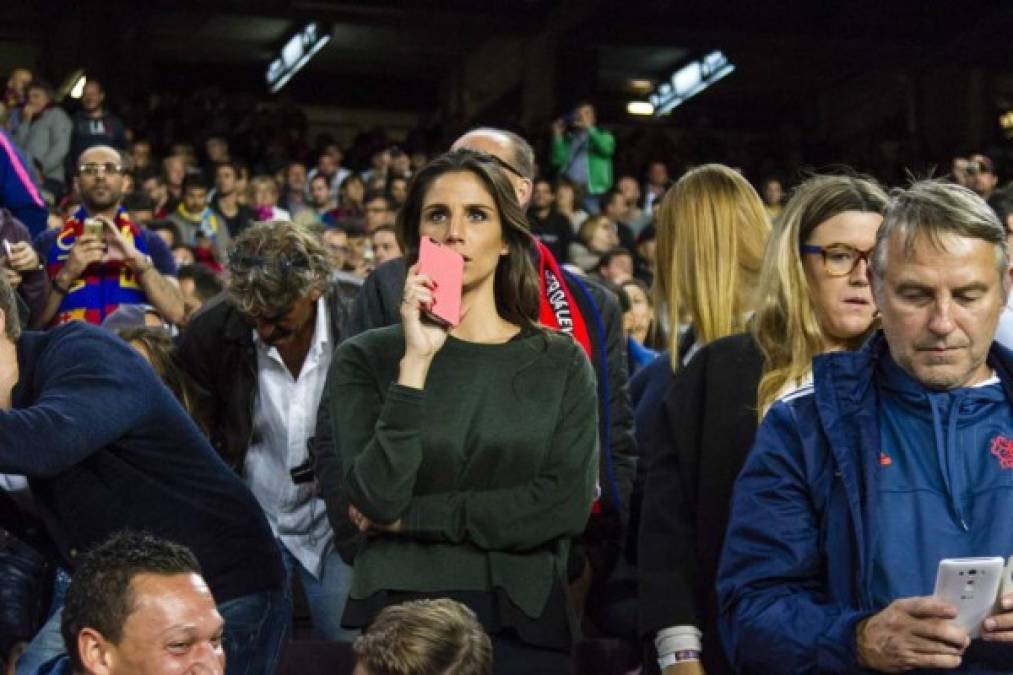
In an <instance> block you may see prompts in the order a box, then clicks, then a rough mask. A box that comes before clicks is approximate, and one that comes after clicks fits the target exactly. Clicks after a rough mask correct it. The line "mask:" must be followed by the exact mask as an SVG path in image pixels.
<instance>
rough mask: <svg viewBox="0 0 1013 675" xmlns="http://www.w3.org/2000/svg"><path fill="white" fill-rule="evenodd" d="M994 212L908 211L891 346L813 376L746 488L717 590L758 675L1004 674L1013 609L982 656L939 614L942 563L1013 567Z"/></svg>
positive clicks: (731, 648) (726, 627)
mask: <svg viewBox="0 0 1013 675" xmlns="http://www.w3.org/2000/svg"><path fill="white" fill-rule="evenodd" d="M1008 262H1009V261H1008V256H1007V252H1006V234H1005V230H1004V228H1003V227H1002V226H1001V225H1000V224H999V222H998V220H997V219H996V217H995V215H994V214H993V213H992V211H991V210H990V209H989V207H988V206H987V205H986V204H985V202H984V201H983V200H981V199H980V198H979V197H977V196H976V195H974V194H973V193H971V192H970V191H969V190H967V189H966V188H963V187H959V186H956V185H945V184H942V183H938V182H932V181H924V182H920V183H916V184H915V185H913V186H912V187H911V188H909V189H907V190H900V191H897V192H895V194H894V196H893V198H892V199H891V202H890V205H889V207H888V209H887V212H886V214H885V218H884V221H883V225H882V226H881V228H880V230H879V234H878V236H877V240H876V247H875V249H874V251H873V252H872V253H871V258H870V257H867V256H866V255H863V256H861V257H860V258H858V259H856V261H855V264H856V265H861V264H866V265H869V266H870V268H871V269H870V270H869V276H870V279H871V282H872V285H873V291H874V294H875V297H876V302H877V304H878V306H879V308H880V311H881V312H882V327H883V331H882V334H877V335H875V336H873V338H872V339H870V341H869V342H868V343H867V344H866V345H865V347H863V348H862V350H861V351H859V352H853V353H837V354H828V355H826V356H823V357H818V358H817V359H816V361H815V363H814V381H815V388H813V387H808V388H806V389H803V390H801V391H799V392H797V393H796V394H794V395H793V396H791V397H789V398H788V399H786V400H785V401H783V402H781V403H778V404H776V405H775V406H774V407H773V408H772V409H771V411H770V412H769V413H768V414H767V416H766V418H765V419H764V421H763V423H762V425H761V426H760V429H759V431H758V434H757V438H756V443H755V445H754V446H753V450H752V452H751V454H750V457H749V459H748V461H747V463H746V465H745V467H744V468H743V471H742V473H741V474H740V475H739V478H738V482H737V484H736V488H735V496H734V499H733V504H732V516H731V521H730V524H729V530H728V534H727V537H726V539H725V548H724V552H723V556H722V560H721V566H720V571H719V574H718V597H719V602H720V605H721V612H722V616H721V632H722V638H723V640H724V644H725V648H726V650H727V652H728V655H729V657H730V658H731V660H732V662H733V663H734V665H735V667H736V669H737V670H738V671H739V672H745V673H817V672H819V673H847V672H867V671H869V670H872V671H881V672H901V671H909V670H913V669H947V670H948V669H959V671H961V672H974V673H997V672H1008V671H1009V669H1010V664H1011V663H1013V644H1011V643H1013V594H1009V595H1006V596H1004V597H1003V598H1002V599H1001V602H1000V604H999V607H998V608H997V610H996V612H995V614H993V615H992V616H991V617H989V618H988V619H986V621H985V622H984V625H983V629H982V639H981V640H975V641H974V642H972V641H971V640H970V639H969V637H968V631H966V630H964V629H963V628H961V627H959V626H958V625H956V623H954V622H953V621H952V619H954V618H955V617H956V616H957V613H956V608H954V607H952V606H950V605H948V604H947V603H944V602H942V601H941V600H937V599H933V598H932V597H930V596H931V594H932V591H933V587H934V581H935V576H936V570H937V567H938V564H939V561H940V560H941V559H943V558H957V557H970V556H1002V557H1003V558H1006V557H1007V556H1010V555H1011V554H1013V353H1011V352H1009V351H1006V350H1005V349H1003V348H1001V347H999V346H998V345H995V344H993V342H992V339H993V336H994V334H995V328H996V324H997V322H998V318H999V314H1000V312H1001V311H1002V308H1003V306H1004V304H1005V301H1006V296H1007V294H1008V293H1009V289H1010V273H1009V266H1008Z"/></svg>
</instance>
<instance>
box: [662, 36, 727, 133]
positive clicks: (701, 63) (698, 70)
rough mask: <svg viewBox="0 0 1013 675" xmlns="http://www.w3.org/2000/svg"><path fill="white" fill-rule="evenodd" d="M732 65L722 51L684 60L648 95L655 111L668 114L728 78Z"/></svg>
mask: <svg viewBox="0 0 1013 675" xmlns="http://www.w3.org/2000/svg"><path fill="white" fill-rule="evenodd" d="M734 71H735V66H734V65H733V64H732V63H731V62H730V61H729V60H728V57H727V56H725V53H724V52H721V51H716V50H715V51H713V52H711V53H709V54H707V55H706V56H705V57H703V58H702V59H699V60H697V61H693V62H691V63H687V64H686V65H684V66H683V67H682V68H680V69H679V70H677V71H675V72H674V73H672V76H671V77H670V78H669V80H668V81H667V82H662V83H661V84H660V85H659V86H658V88H657V89H656V90H655V91H654V93H653V94H651V95H650V96H649V97H648V100H649V101H650V103H651V105H653V106H654V114H655V115H657V116H659V117H660V116H661V115H667V114H668V113H670V112H672V110H674V109H675V108H676V106H679V105H682V104H683V103H685V102H686V101H687V100H689V99H690V98H692V97H693V96H696V95H697V94H699V93H700V92H702V91H703V90H704V89H706V88H707V87H710V86H711V85H713V84H714V83H715V82H717V81H718V80H721V79H723V78H725V77H728V76H729V75H731V74H732V73H733V72H734Z"/></svg>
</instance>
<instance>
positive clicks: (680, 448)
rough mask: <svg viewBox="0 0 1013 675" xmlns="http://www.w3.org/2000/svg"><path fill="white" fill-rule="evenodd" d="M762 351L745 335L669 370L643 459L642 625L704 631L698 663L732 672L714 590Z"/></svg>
mask: <svg viewBox="0 0 1013 675" xmlns="http://www.w3.org/2000/svg"><path fill="white" fill-rule="evenodd" d="M762 370H763V355H762V354H761V353H760V350H759V347H758V346H757V344H756V342H755V341H754V340H753V337H752V336H751V335H749V334H748V333H742V334H739V335H732V336H729V337H726V338H723V339H721V340H717V341H715V342H712V343H711V344H709V345H707V346H705V347H703V348H702V349H701V350H700V351H699V352H697V353H696V355H694V356H693V358H692V359H691V360H690V362H689V363H688V364H687V365H686V367H685V368H684V369H683V370H681V371H679V373H678V374H677V375H676V376H674V379H673V381H672V388H671V389H670V390H669V392H668V396H667V397H666V399H665V402H664V405H663V408H662V411H661V415H660V420H659V423H658V424H657V425H655V426H654V427H653V428H652V430H651V432H650V433H649V435H648V438H647V439H646V441H647V445H648V446H649V447H648V448H646V453H645V454H646V455H647V456H649V458H650V459H649V464H648V467H647V484H646V487H645V489H644V501H643V510H642V513H641V521H640V538H639V577H640V632H641V635H642V636H643V638H644V639H645V641H647V642H649V643H650V644H649V650H648V651H649V652H650V653H653V651H654V648H653V640H654V636H655V633H657V631H659V630H661V629H662V628H667V627H670V626H679V625H692V626H697V627H698V628H700V629H701V630H702V631H703V665H704V667H705V669H706V670H707V672H708V673H709V674H710V675H715V674H721V673H732V672H733V671H732V668H731V666H730V665H729V663H728V660H727V659H726V658H725V655H724V650H723V649H722V646H721V640H720V639H719V636H718V629H717V616H718V605H717V595H716V591H715V588H714V582H715V577H716V574H717V567H718V559H719V557H720V555H721V546H722V544H723V542H724V536H725V529H726V527H727V525H728V514H729V509H730V506H731V497H732V488H733V487H734V484H735V478H736V476H738V473H739V470H740V469H741V468H742V465H743V463H744V462H745V460H746V455H747V454H748V453H749V450H750V448H751V447H752V445H753V439H754V437H755V436H756V426H757V419H756V388H757V386H758V385H759V382H760V375H761V372H762Z"/></svg>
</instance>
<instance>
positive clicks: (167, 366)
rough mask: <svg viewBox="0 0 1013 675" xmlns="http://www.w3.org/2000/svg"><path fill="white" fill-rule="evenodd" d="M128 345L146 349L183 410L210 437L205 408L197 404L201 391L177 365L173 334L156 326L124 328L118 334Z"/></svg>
mask: <svg viewBox="0 0 1013 675" xmlns="http://www.w3.org/2000/svg"><path fill="white" fill-rule="evenodd" d="M116 334H117V335H119V336H120V337H121V338H122V339H123V340H124V341H125V342H127V343H128V344H130V343H132V342H138V343H140V344H141V345H143V346H144V351H145V352H147V354H148V361H149V362H150V363H151V367H152V368H154V369H155V372H156V373H157V374H158V377H159V378H160V379H161V380H162V382H163V383H164V384H165V386H167V387H168V388H169V391H171V392H172V393H173V395H175V397H176V400H178V401H179V403H180V405H182V406H183V409H184V410H186V411H187V412H188V413H189V414H190V417H191V418H192V419H193V421H194V422H196V423H197V426H198V427H199V428H200V430H201V431H202V432H204V435H205V436H206V435H208V425H207V424H206V422H205V420H204V419H203V415H202V413H201V408H202V406H200V405H199V401H198V400H197V396H198V395H197V388H196V385H194V383H193V381H192V380H191V379H190V376H189V375H187V374H186V371H185V370H183V368H182V367H181V366H180V365H179V363H178V362H177V361H176V347H175V345H174V344H173V342H172V338H171V337H169V333H168V332H166V330H165V329H163V328H156V327H154V326H139V327H137V328H122V329H120V330H118V331H116Z"/></svg>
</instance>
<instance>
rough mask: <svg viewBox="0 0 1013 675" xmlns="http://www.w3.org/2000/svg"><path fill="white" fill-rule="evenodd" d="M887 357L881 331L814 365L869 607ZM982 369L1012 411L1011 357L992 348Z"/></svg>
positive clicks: (821, 418)
mask: <svg viewBox="0 0 1013 675" xmlns="http://www.w3.org/2000/svg"><path fill="white" fill-rule="evenodd" d="M888 354H889V345H888V344H887V342H886V339H885V338H884V337H883V333H882V331H877V332H876V333H874V334H873V335H872V336H871V337H870V338H869V339H868V340H867V341H866V343H865V344H864V345H863V346H862V348H861V349H859V350H858V351H855V352H834V353H830V354H822V355H820V356H817V357H816V358H815V359H813V383H814V385H815V393H814V396H815V403H816V411H817V415H818V416H819V425H820V427H821V428H822V430H823V432H824V434H825V435H826V438H827V441H828V444H829V447H830V453H831V455H832V457H833V459H834V463H835V465H836V467H837V468H836V474H837V476H839V478H840V480H841V481H842V483H843V484H844V487H845V491H846V493H847V496H848V508H849V511H850V513H851V520H852V522H853V523H854V528H855V536H856V538H857V550H858V558H859V574H860V577H859V582H860V588H861V589H862V590H861V593H862V595H863V597H862V602H863V604H864V605H866V606H869V607H871V598H870V597H869V596H868V589H869V588H870V583H869V582H870V575H871V572H872V565H871V564H870V562H871V559H870V555H869V554H870V549H869V544H870V542H872V541H875V524H876V521H875V519H874V518H871V517H869V514H870V513H871V509H870V507H871V505H872V500H873V499H874V497H875V494H876V489H875V485H876V471H875V469H876V467H878V465H879V451H880V439H879V419H878V409H879V392H878V389H877V387H876V368H877V366H878V364H879V361H880V360H881V359H883V358H885V357H886V356H887V355H888ZM987 363H988V364H989V366H991V367H992V368H993V369H994V370H995V372H996V374H997V375H998V376H999V380H1000V381H1001V383H1002V386H1003V390H1004V392H1005V394H1006V400H1007V401H1009V402H1010V405H1011V406H1013V352H1011V351H1009V350H1007V349H1006V348H1004V347H1002V346H1001V345H999V344H998V343H995V342H993V343H992V346H991V348H990V349H989V353H988V357H987Z"/></svg>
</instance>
